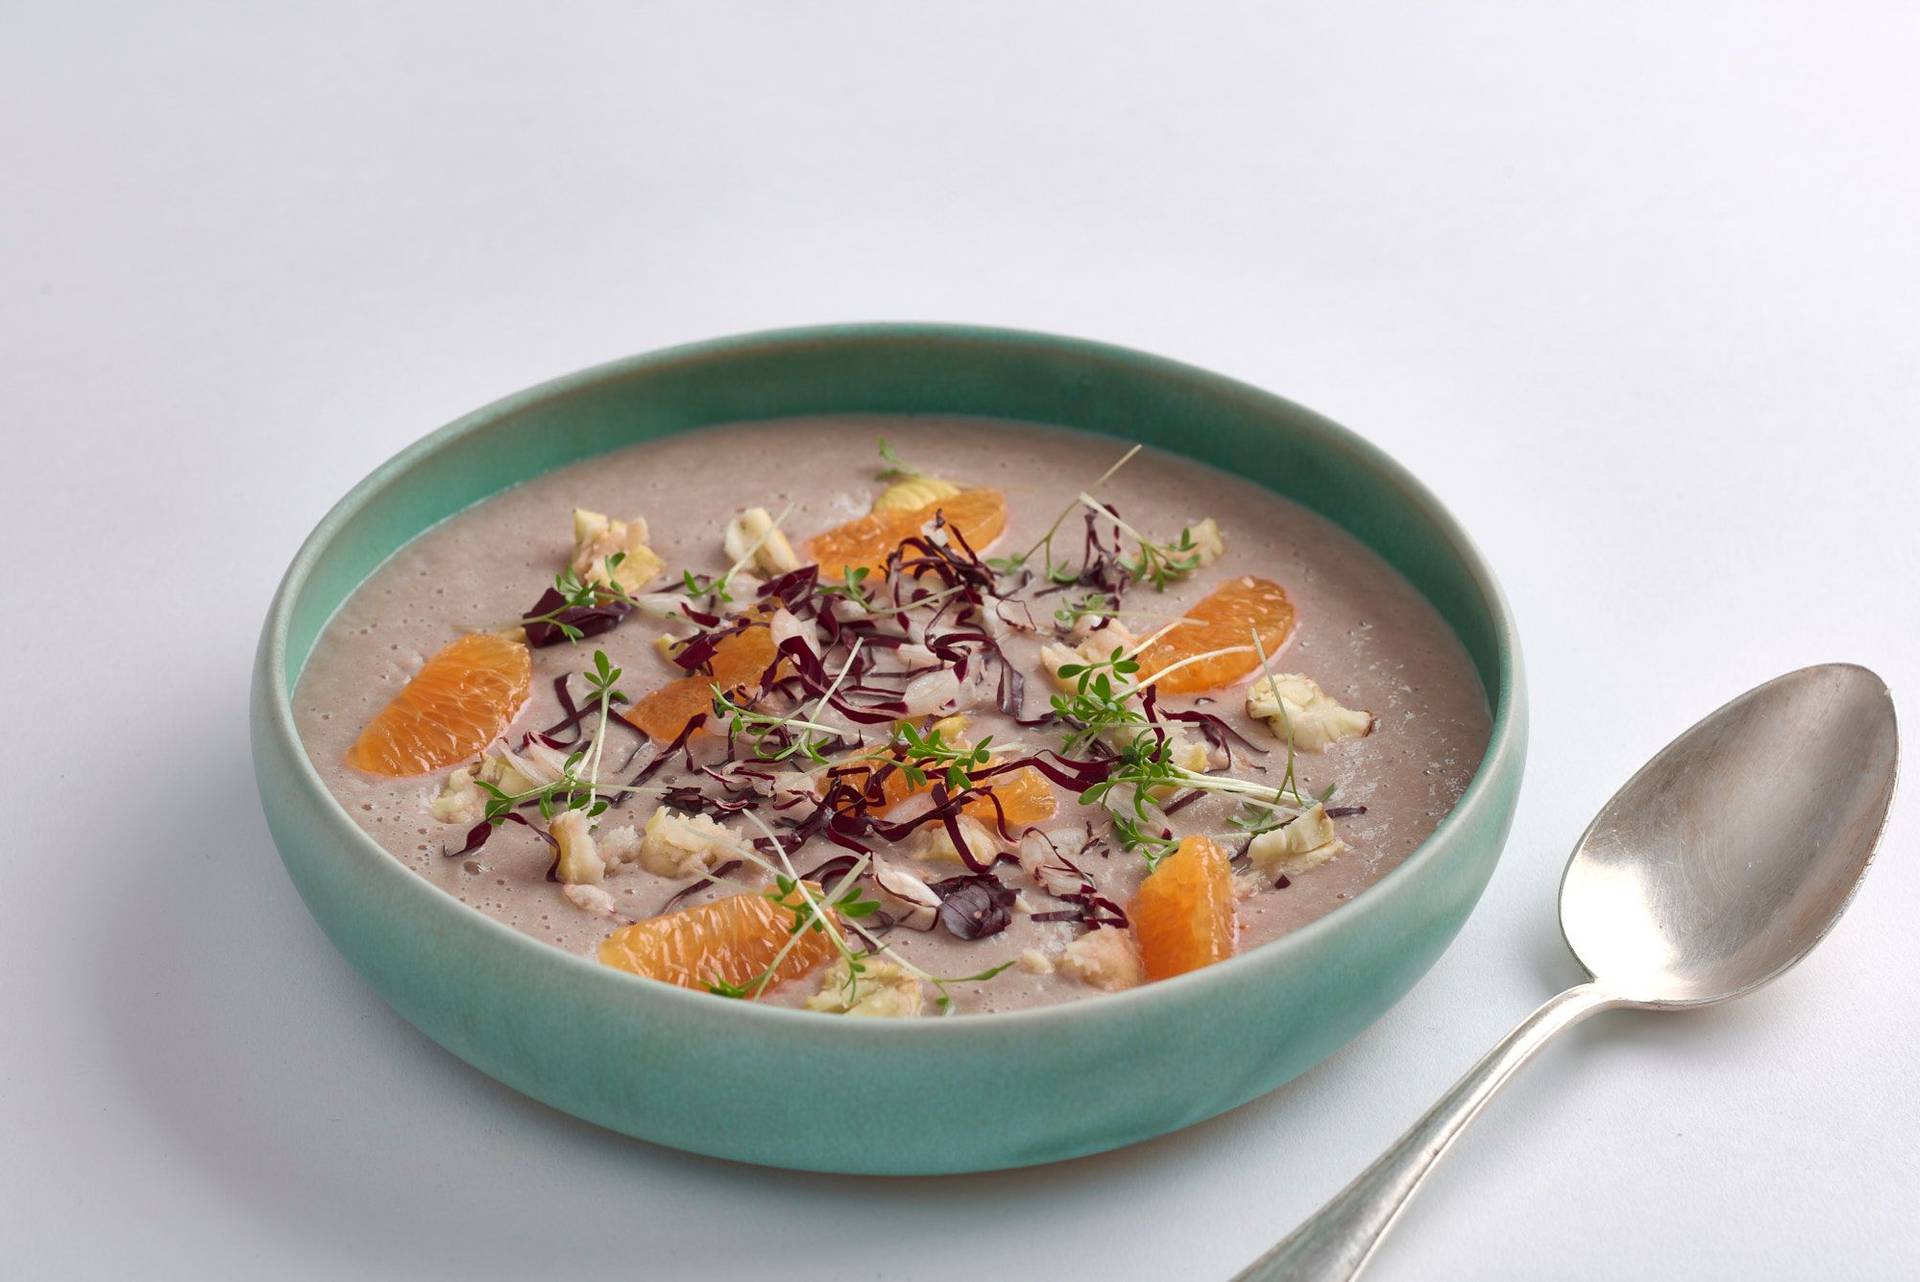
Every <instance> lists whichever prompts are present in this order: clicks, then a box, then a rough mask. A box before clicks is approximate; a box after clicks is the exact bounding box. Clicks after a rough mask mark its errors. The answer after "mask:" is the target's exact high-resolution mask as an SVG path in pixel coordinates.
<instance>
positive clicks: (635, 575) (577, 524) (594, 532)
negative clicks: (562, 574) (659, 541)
mask: <svg viewBox="0 0 1920 1282" xmlns="http://www.w3.org/2000/svg"><path fill="white" fill-rule="evenodd" d="M616 552H617V553H620V554H622V559H621V561H620V564H619V565H617V566H615V567H614V568H613V570H612V572H611V573H609V572H608V570H607V558H608V557H610V556H612V555H614V554H615V553H616ZM572 564H573V571H574V573H575V574H578V575H579V576H580V577H581V578H582V579H584V580H586V581H587V582H589V583H600V584H612V585H614V586H616V587H618V588H619V589H620V590H621V591H623V592H628V593H632V592H638V591H639V590H640V589H641V588H644V587H646V586H647V584H649V583H651V582H653V581H654V580H655V579H657V578H659V577H660V571H662V570H664V569H665V568H666V565H667V563H666V562H665V561H663V560H661V559H660V557H659V556H658V555H657V554H656V553H655V552H654V550H653V549H652V548H650V547H648V546H647V523H646V522H645V521H644V520H642V519H641V518H640V517H637V516H636V517H634V518H633V519H632V520H631V521H615V520H611V519H609V518H608V517H607V516H606V515H605V514H604V513H600V512H589V511H587V510H586V509H585V508H575V509H574V510H573V563H572Z"/></svg>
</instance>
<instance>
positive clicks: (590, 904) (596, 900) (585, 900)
mask: <svg viewBox="0 0 1920 1282" xmlns="http://www.w3.org/2000/svg"><path fill="white" fill-rule="evenodd" d="M560 893H561V894H563V895H565V896H566V897H567V902H568V903H570V904H572V905H573V906H574V907H575V908H578V909H579V910H580V911H581V912H583V913H596V914H599V915H601V916H606V917H611V916H612V915H613V896H612V895H609V894H608V893H607V892H606V891H604V890H602V889H600V887H598V886H562V887H560Z"/></svg>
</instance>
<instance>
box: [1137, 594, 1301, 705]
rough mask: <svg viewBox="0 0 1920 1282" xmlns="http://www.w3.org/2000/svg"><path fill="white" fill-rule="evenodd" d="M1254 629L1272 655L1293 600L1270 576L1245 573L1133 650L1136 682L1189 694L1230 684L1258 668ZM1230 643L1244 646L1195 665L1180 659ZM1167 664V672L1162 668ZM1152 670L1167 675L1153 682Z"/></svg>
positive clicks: (1289, 622) (1289, 627)
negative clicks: (1137, 671)
mask: <svg viewBox="0 0 1920 1282" xmlns="http://www.w3.org/2000/svg"><path fill="white" fill-rule="evenodd" d="M1256 630H1257V631H1258V632H1259V633H1260V644H1261V645H1262V646H1264V647H1266V651H1267V656H1268V657H1269V658H1271V657H1272V656H1273V655H1275V654H1278V653H1279V651H1280V647H1281V645H1282V644H1284V643H1285V642H1286V639H1287V637H1288V636H1290V635H1291V634H1292V632H1293V602H1291V601H1289V600H1287V591H1286V589H1285V588H1283V587H1281V586H1280V585H1279V584H1278V583H1275V582H1273V581H1272V580H1271V579H1256V578H1254V577H1252V576H1251V575H1246V576H1242V577H1241V578H1238V579H1230V580H1228V581H1227V582H1225V583H1222V584H1221V585H1220V586H1219V587H1217V588H1215V589H1214V590H1213V591H1211V592H1209V593H1208V594H1207V595H1206V596H1204V597H1202V598H1201V599H1200V600H1199V601H1198V602H1197V603H1196V604H1195V605H1194V606H1193V608H1192V609H1190V610H1188V611H1187V613H1186V615H1185V616H1184V620H1183V622H1182V623H1181V624H1180V626H1178V627H1174V628H1169V629H1168V630H1167V631H1166V633H1165V635H1163V636H1161V637H1160V639H1159V640H1157V641H1155V642H1154V643H1153V644H1152V645H1150V646H1148V647H1147V648H1146V649H1144V650H1142V651H1141V652H1140V653H1139V655H1138V656H1137V657H1138V659H1139V660H1140V681H1141V683H1142V684H1145V683H1147V682H1149V681H1152V682H1153V688H1154V689H1156V690H1158V691H1159V692H1160V693H1161V694H1163V695H1168V694H1193V693H1195V692H1197V691H1201V690H1212V689H1215V688H1216V687H1219V686H1224V685H1231V684H1232V683H1233V682H1235V681H1238V680H1240V679H1241V678H1242V677H1245V676H1247V675H1249V674H1250V673H1252V672H1253V670H1254V669H1256V668H1258V667H1259V666H1260V656H1259V655H1258V653H1256V652H1255V650H1254V648H1253V634H1254V632H1255V631H1256ZM1231 646H1243V647H1245V648H1244V649H1242V650H1240V651H1237V652H1236V653H1233V654H1218V655H1213V656H1212V657H1211V658H1206V659H1200V660H1199V661H1198V662H1197V663H1184V664H1183V663H1182V661H1183V660H1188V659H1193V658H1195V657H1196V656H1198V655H1202V654H1211V652H1212V651H1215V650H1224V649H1227V648H1229V647H1231ZM1176 664H1181V665H1182V666H1179V667H1175V665H1176ZM1169 668H1171V669H1173V670H1172V671H1170V672H1168V671H1167V670H1168V669H1169ZM1158 672H1167V675H1166V676H1165V677H1162V678H1160V679H1158V680H1155V679H1154V674H1155V673H1158Z"/></svg>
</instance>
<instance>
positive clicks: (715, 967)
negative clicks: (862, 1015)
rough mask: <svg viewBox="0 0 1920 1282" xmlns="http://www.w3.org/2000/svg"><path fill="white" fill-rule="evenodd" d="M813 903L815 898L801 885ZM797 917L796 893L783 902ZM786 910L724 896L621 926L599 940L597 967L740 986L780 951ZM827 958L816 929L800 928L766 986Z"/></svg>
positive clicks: (827, 944) (788, 917)
mask: <svg viewBox="0 0 1920 1282" xmlns="http://www.w3.org/2000/svg"><path fill="white" fill-rule="evenodd" d="M807 887H808V889H809V890H810V891H811V892H812V893H813V895H814V896H815V898H816V900H817V899H818V897H819V896H820V894H821V893H822V892H821V890H820V888H819V887H818V886H815V885H813V884H812V883H811V882H809V883H807ZM788 902H790V903H791V904H793V905H794V907H796V908H799V909H800V910H801V911H803V912H804V911H805V905H804V903H803V902H802V900H801V897H800V895H799V893H798V892H797V891H796V892H793V893H791V894H790V896H789V901H788ZM793 920H794V918H793V912H792V911H791V910H790V909H788V908H785V907H782V906H781V905H779V904H776V903H775V902H774V901H773V900H771V899H769V898H767V897H766V896H765V895H754V894H745V895H729V896H728V897H727V898H725V899H716V900H714V901H713V902H712V903H710V904H696V905H694V906H693V907H691V908H682V909H680V910H679V911H677V912H671V913H662V914H661V915H660V916H658V917H649V918H648V919H647V920H645V921H637V922H635V923H634V924H633V925H631V926H622V927H621V928H620V929H619V930H616V931H614V932H613V933H612V934H611V935H609V936H607V937H606V938H605V939H604V940H602V941H601V942H600V962H601V964H602V965H606V966H611V967H613V968H614V969H615V970H624V971H627V972H629V973H631V974H635V975H642V976H645V977H646V978H648V979H657V980H659V981H661V982H662V983H666V984H677V985H678V986H679V987H681V988H693V989H698V990H700V991H702V992H705V991H707V989H708V987H709V986H710V985H712V984H716V983H726V984H731V985H733V986H734V987H736V988H738V987H744V986H746V985H748V984H749V983H750V982H753V981H756V980H757V979H758V978H759V976H760V975H761V973H762V972H764V971H765V970H766V969H767V967H769V966H771V965H773V959H774V958H775V957H777V956H779V954H780V950H781V949H782V948H786V946H787V943H788V941H789V940H795V936H794V935H793V933H792V929H793ZM833 955H834V947H833V941H832V940H831V939H829V938H828V937H827V932H826V931H824V930H803V931H801V932H800V934H799V936H798V938H797V940H795V942H794V944H793V947H792V948H791V949H789V950H788V952H787V955H786V956H785V957H783V958H781V960H780V965H779V967H778V968H777V969H776V970H775V971H774V973H773V977H772V978H771V979H770V980H768V982H767V989H768V990H771V989H773V988H775V987H777V986H779V985H780V984H784V983H785V982H787V981H788V980H790V979H798V978H799V977H800V976H802V975H804V974H806V973H807V972H808V971H810V970H812V969H813V968H814V967H815V966H818V965H819V964H820V963H821V962H823V961H826V960H827V959H828V958H829V957H832V956H833Z"/></svg>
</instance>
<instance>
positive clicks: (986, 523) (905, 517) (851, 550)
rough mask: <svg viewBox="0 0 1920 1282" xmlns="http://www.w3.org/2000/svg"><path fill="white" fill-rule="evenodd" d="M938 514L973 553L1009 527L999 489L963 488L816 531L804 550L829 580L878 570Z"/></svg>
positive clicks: (1004, 500)
mask: <svg viewBox="0 0 1920 1282" xmlns="http://www.w3.org/2000/svg"><path fill="white" fill-rule="evenodd" d="M936 513H939V514H942V515H944V516H945V517H946V518H947V523H948V524H949V525H951V526H952V527H953V528H954V529H956V530H958V531H959V532H960V536H961V537H962V538H964V539H965V540H966V541H967V546H968V547H970V548H972V549H973V550H974V551H976V552H979V551H983V550H984V549H985V548H986V547H987V545H988V544H990V543H992V542H993V541H994V540H995V539H997V538H999V537H1000V533H1001V531H1003V530H1005V529H1006V528H1007V500H1006V496H1005V495H1003V494H1001V493H1000V491H999V490H961V491H960V492H959V493H958V494H954V495H950V496H948V497H947V498H943V499H935V500H934V501H933V502H931V503H929V504H927V505H926V506H925V507H917V508H913V509H911V510H909V511H905V512H869V513H867V515H865V516H863V517H861V518H860V519H859V520H857V521H849V522H847V523H846V524H845V525H838V526H835V527H834V528H833V529H831V530H827V531H825V532H823V533H820V534H816V535H814V536H813V537H812V538H810V539H808V540H807V542H806V553H807V555H808V556H809V557H811V558H812V559H813V560H814V561H816V562H818V563H819V565H820V577H821V578H822V579H825V580H828V581H829V582H831V581H833V580H836V579H839V578H840V577H841V576H842V575H844V574H845V573H846V572H847V571H848V570H855V569H860V568H862V567H864V568H866V569H868V570H879V569H880V568H881V567H882V566H883V565H885V564H886V560H887V557H889V556H891V555H892V554H893V550H894V549H895V548H897V547H899V546H900V545H901V543H903V542H905V541H906V540H908V539H910V538H913V537H914V536H915V535H917V534H919V533H920V527H922V526H924V525H925V524H926V523H927V522H929V521H931V520H933V518H934V515H935V514H936Z"/></svg>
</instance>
